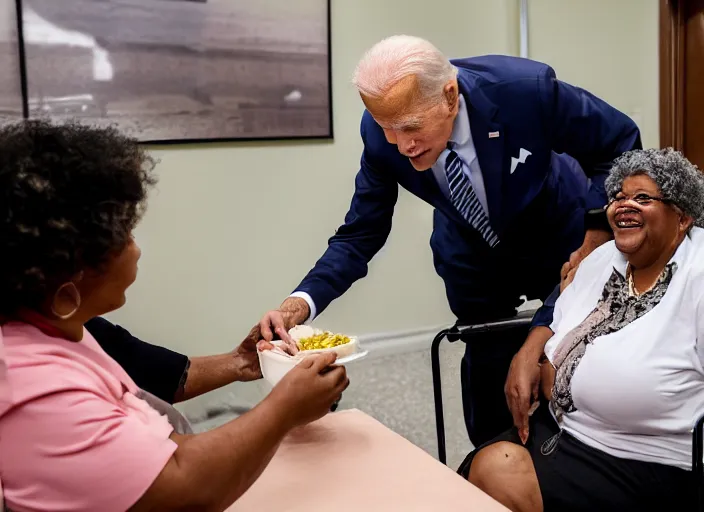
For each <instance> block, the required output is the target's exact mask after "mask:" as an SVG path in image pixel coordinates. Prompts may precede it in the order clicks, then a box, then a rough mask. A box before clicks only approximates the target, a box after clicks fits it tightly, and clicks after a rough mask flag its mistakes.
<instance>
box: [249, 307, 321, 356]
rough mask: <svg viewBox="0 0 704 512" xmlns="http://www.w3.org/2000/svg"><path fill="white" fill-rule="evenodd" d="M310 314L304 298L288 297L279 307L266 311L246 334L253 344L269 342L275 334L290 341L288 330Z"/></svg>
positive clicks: (303, 320)
mask: <svg viewBox="0 0 704 512" xmlns="http://www.w3.org/2000/svg"><path fill="white" fill-rule="evenodd" d="M309 316H310V307H309V306H308V303H307V302H306V301H305V299H301V298H300V297H289V298H288V299H286V300H285V301H284V302H283V304H281V307H279V309H275V310H272V311H269V312H268V313H266V314H265V315H264V316H263V317H262V319H261V320H259V323H258V324H257V325H255V326H254V327H252V330H251V331H250V332H249V335H248V336H247V339H248V340H251V341H252V342H253V343H254V344H255V345H256V344H257V343H258V342H259V341H261V340H264V341H267V342H271V341H272V340H273V339H274V338H275V336H278V337H279V339H282V340H284V341H287V342H290V339H289V336H288V331H289V329H291V328H292V327H295V326H296V325H300V324H302V323H303V322H305V321H306V320H307V319H308V317H309Z"/></svg>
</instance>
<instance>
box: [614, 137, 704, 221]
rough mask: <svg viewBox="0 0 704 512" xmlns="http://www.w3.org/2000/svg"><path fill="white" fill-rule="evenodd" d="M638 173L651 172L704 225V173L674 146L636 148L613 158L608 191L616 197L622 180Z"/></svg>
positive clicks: (665, 193) (666, 195) (665, 194)
mask: <svg viewBox="0 0 704 512" xmlns="http://www.w3.org/2000/svg"><path fill="white" fill-rule="evenodd" d="M638 174H645V175H646V176H649V177H650V178H651V179H652V180H653V181H654V182H655V183H656V184H657V186H658V188H659V189H660V192H661V193H662V195H663V197H664V198H665V199H668V200H669V201H671V202H672V203H673V204H675V205H676V206H677V207H678V208H679V209H680V210H682V211H683V212H684V214H685V215H689V216H691V217H692V218H694V224H695V225H697V226H700V227H704V173H702V172H701V171H700V170H699V168H697V166H696V165H694V164H693V163H691V162H690V161H689V160H687V159H686V158H685V157H684V155H683V154H682V153H680V152H679V151H675V150H674V149H672V148H665V149H636V150H633V151H628V152H626V153H624V154H623V155H621V156H620V157H618V158H617V159H616V160H614V164H613V167H612V168H611V173H610V174H609V177H608V178H606V183H605V186H606V194H607V195H608V197H609V200H610V201H611V200H613V199H614V198H615V197H616V194H618V193H619V192H620V191H621V187H622V186H623V181H624V180H625V179H626V178H628V177H630V176H635V175H638Z"/></svg>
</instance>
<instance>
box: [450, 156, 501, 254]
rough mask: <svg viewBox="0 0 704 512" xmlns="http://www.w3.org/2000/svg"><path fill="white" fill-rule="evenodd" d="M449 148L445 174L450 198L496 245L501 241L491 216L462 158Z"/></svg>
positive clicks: (489, 241)
mask: <svg viewBox="0 0 704 512" xmlns="http://www.w3.org/2000/svg"><path fill="white" fill-rule="evenodd" d="M448 149H450V154H449V155H447V160H445V174H446V175H447V182H448V183H449V184H450V200H451V201H452V204H453V205H454V207H455V208H457V211H458V212H460V215H462V217H464V218H465V219H466V220H467V222H469V224H470V225H471V226H472V227H473V228H474V229H476V230H477V231H479V234H480V235H482V237H483V238H484V240H486V242H487V243H488V244H489V246H491V247H496V244H498V243H499V237H498V236H497V235H496V233H494V230H493V229H492V227H491V224H489V217H488V216H487V215H486V213H484V208H483V207H482V204H481V203H480V202H479V199H478V198H477V194H475V193H474V189H473V188H472V184H471V183H470V181H469V178H468V177H467V175H466V174H465V173H464V172H463V171H462V165H463V163H462V159H461V158H460V157H459V155H458V154H457V152H455V151H454V150H453V149H451V148H448Z"/></svg>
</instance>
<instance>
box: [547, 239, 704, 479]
mask: <svg viewBox="0 0 704 512" xmlns="http://www.w3.org/2000/svg"><path fill="white" fill-rule="evenodd" d="M670 261H671V262H675V263H676V264H677V269H676V270H675V272H674V274H673V277H672V280H671V281H670V284H669V286H668V288H667V291H666V293H665V295H664V296H663V297H662V299H661V301H660V303H659V304H657V305H656V306H655V307H654V308H653V309H652V310H651V311H649V312H647V313H646V314H644V315H643V316H641V317H640V318H638V319H636V320H634V321H633V322H631V323H630V324H628V325H626V326H625V327H623V328H621V329H620V330H618V331H616V332H613V333H611V334H607V335H604V336H600V337H597V338H596V339H595V340H594V342H593V343H591V344H589V345H587V347H586V351H585V353H584V356H583V358H582V360H581V361H580V363H579V365H578V366H577V368H576V370H575V372H574V375H573V377H572V382H571V391H572V398H573V401H574V405H575V407H576V409H577V410H576V411H573V412H570V413H566V414H564V416H563V428H564V430H565V431H566V432H568V433H569V434H571V435H573V436H574V437H575V438H577V439H578V440H580V441H582V442H583V443H584V444H586V445H588V446H591V447H592V448H596V449H598V450H601V451H603V452H606V453H608V454H611V455H613V456H615V457H621V458H627V459H633V460H640V461H645V462H657V463H660V464H667V465H670V466H676V467H679V468H682V469H686V470H689V469H691V464H692V455H691V449H692V434H691V429H692V427H693V426H694V424H695V422H696V420H697V418H698V417H699V416H700V415H702V414H704V366H703V364H704V230H703V229H701V228H693V229H692V231H691V232H690V235H689V236H688V237H686V238H685V239H684V241H683V242H682V243H681V244H680V246H679V248H678V249H677V251H676V252H675V255H674V256H673V257H672V259H671V260H670ZM626 268H627V261H626V258H625V257H624V256H623V255H622V254H621V253H620V252H619V251H618V250H617V249H616V245H615V243H614V242H609V243H607V244H605V245H602V246H601V247H599V248H598V249H597V250H596V251H594V252H593V253H592V254H591V255H589V256H588V257H587V258H586V259H585V260H584V261H583V262H582V263H581V265H580V266H579V269H578V270H577V273H576V275H575V277H574V281H573V282H572V284H571V285H569V286H568V287H567V288H566V289H565V290H564V292H563V293H562V295H560V297H559V299H558V300H557V303H556V304H555V313H554V319H553V323H552V325H551V329H552V330H553V332H554V333H555V335H554V336H553V337H552V338H551V339H550V340H549V341H548V343H547V345H546V346H545V354H546V355H547V357H548V359H550V360H551V361H552V360H553V356H554V354H555V349H556V347H557V346H558V344H559V343H560V341H561V340H562V339H563V338H564V337H565V335H566V334H567V333H569V332H570V331H571V330H572V329H573V328H575V327H576V326H578V325H579V324H580V323H581V322H582V321H583V320H584V319H585V318H586V317H587V316H588V315H589V313H591V311H592V310H593V309H594V308H595V306H596V304H597V302H598V301H599V299H600V298H601V294H602V290H603V288H604V285H605V284H606V282H607V281H608V280H609V278H610V276H611V274H612V272H613V271H614V269H615V270H616V271H617V272H619V273H621V275H623V276H625V275H626Z"/></svg>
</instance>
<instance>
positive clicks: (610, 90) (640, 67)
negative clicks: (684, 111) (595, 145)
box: [528, 0, 659, 147]
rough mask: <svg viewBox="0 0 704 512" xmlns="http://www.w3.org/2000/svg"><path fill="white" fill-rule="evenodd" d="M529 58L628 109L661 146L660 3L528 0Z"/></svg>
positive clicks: (648, 142)
mask: <svg viewBox="0 0 704 512" xmlns="http://www.w3.org/2000/svg"><path fill="white" fill-rule="evenodd" d="M528 5H529V9H528V20H529V23H530V32H529V34H530V37H529V41H528V47H529V51H530V57H531V58H533V59H536V60H540V61H543V62H547V63H549V64H551V65H552V66H553V67H554V68H555V71H556V72H557V76H558V77H559V78H561V79H562V80H565V81H567V82H570V83H572V84H574V85H579V86H581V87H584V88H585V89H587V90H589V91H591V92H593V93H594V94H596V95H597V96H599V97H601V98H603V99H605V100H607V101H608V102H609V103H611V104H612V105H613V106H615V107H616V108H618V109H619V110H621V111H622V112H625V113H626V114H628V115H629V116H631V117H632V118H633V120H634V121H636V123H637V124H638V126H640V128H641V131H642V135H643V145H644V146H645V147H655V146H658V145H659V135H658V126H659V125H658V35H657V34H658V1H657V0H528Z"/></svg>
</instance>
